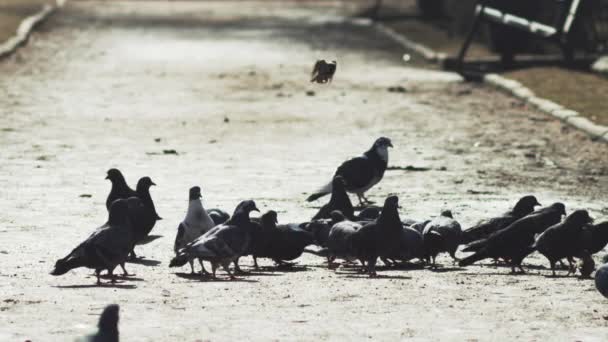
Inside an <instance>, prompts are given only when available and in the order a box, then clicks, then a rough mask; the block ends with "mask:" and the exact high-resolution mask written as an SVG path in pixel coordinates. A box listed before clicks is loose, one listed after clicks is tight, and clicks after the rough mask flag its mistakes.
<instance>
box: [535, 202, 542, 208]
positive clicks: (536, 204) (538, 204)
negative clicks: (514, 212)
mask: <svg viewBox="0 0 608 342" xmlns="http://www.w3.org/2000/svg"><path fill="white" fill-rule="evenodd" d="M534 206H535V207H536V206H541V207H542V206H543V205H542V204H540V203H538V201H536V203H535V204H534Z"/></svg>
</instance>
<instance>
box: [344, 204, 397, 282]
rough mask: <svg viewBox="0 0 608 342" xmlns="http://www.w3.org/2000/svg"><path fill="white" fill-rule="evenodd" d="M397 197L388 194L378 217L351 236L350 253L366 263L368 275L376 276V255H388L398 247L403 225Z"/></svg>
mask: <svg viewBox="0 0 608 342" xmlns="http://www.w3.org/2000/svg"><path fill="white" fill-rule="evenodd" d="M398 205H399V199H398V198H397V196H389V197H387V198H386V200H385V201H384V206H383V207H382V213H381V214H380V217H379V218H378V219H377V220H376V221H374V222H371V223H367V224H365V225H364V226H363V227H361V228H360V229H359V230H357V231H356V232H355V233H354V234H353V236H352V253H353V255H355V256H356V257H357V259H359V260H362V261H363V262H365V264H366V271H367V273H368V274H369V276H370V277H375V276H376V262H377V261H378V257H388V256H390V254H391V253H392V252H393V251H395V250H396V249H397V248H398V247H399V242H400V238H401V234H402V231H403V225H402V224H401V219H400V218H399V212H398V211H397V208H398Z"/></svg>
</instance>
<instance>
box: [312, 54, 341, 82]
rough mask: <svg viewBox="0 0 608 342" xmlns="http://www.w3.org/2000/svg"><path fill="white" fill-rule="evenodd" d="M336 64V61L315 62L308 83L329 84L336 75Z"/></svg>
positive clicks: (321, 60)
mask: <svg viewBox="0 0 608 342" xmlns="http://www.w3.org/2000/svg"><path fill="white" fill-rule="evenodd" d="M337 67H338V63H337V62H336V61H331V62H327V61H325V60H324V59H320V60H317V62H316V63H315V66H314V67H313V69H312V73H311V78H310V82H313V83H321V84H323V83H331V81H332V79H333V78H334V74H335V73H336V69H337Z"/></svg>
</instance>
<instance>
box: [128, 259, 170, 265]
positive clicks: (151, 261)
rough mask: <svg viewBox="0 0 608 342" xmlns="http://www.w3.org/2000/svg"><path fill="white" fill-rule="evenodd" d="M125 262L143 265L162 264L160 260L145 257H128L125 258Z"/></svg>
mask: <svg viewBox="0 0 608 342" xmlns="http://www.w3.org/2000/svg"><path fill="white" fill-rule="evenodd" d="M127 263H129V264H136V265H143V266H158V265H160V264H162V262H161V261H158V260H154V259H146V258H145V257H141V258H136V259H129V260H127Z"/></svg>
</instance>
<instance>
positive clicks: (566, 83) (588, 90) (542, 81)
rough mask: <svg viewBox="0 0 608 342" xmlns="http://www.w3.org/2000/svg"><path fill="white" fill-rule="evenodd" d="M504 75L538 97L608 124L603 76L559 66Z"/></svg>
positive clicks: (606, 82)
mask: <svg viewBox="0 0 608 342" xmlns="http://www.w3.org/2000/svg"><path fill="white" fill-rule="evenodd" d="M505 76H507V77H509V78H512V79H515V80H517V81H519V82H521V83H522V84H524V85H525V86H526V87H528V88H530V89H532V91H534V93H536V95H538V96H541V97H544V98H547V99H549V100H551V101H554V102H556V103H559V104H560V105H562V106H564V107H566V108H569V109H573V110H576V111H577V112H580V113H581V115H585V116H587V117H588V118H590V119H591V120H593V121H594V122H597V123H599V124H602V125H608V101H606V96H607V94H608V80H607V79H606V78H604V77H602V76H598V75H595V74H591V73H586V72H579V71H573V70H566V69H561V68H556V67H545V68H530V69H524V70H518V71H514V72H508V73H506V74H505Z"/></svg>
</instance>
